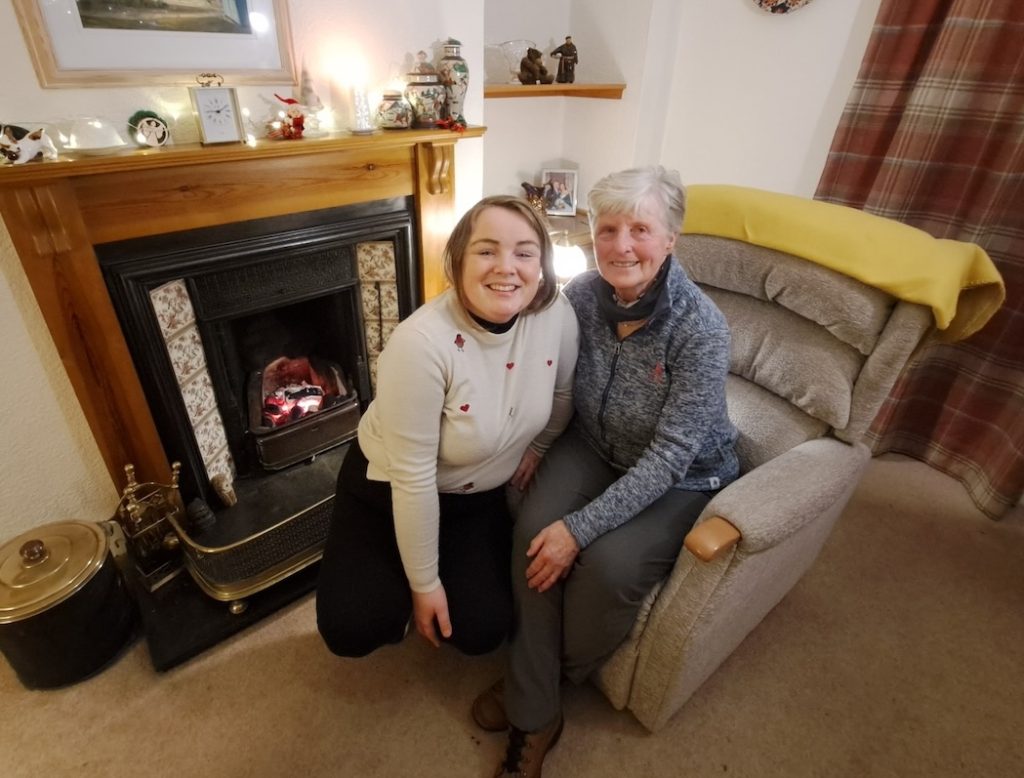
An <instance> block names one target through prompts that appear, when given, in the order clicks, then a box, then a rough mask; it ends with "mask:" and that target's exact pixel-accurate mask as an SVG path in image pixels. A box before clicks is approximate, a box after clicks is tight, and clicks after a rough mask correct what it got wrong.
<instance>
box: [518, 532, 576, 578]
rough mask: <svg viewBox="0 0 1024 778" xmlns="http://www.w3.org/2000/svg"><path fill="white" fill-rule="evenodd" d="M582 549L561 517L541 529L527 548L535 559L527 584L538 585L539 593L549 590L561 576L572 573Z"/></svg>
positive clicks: (528, 552)
mask: <svg viewBox="0 0 1024 778" xmlns="http://www.w3.org/2000/svg"><path fill="white" fill-rule="evenodd" d="M579 553H580V544H579V543H577V542H576V538H574V537H573V536H572V533H571V532H569V528H568V527H566V526H565V522H564V521H562V520H561V519H559V520H558V521H555V522H552V523H551V524H548V526H546V527H545V528H544V529H542V530H541V531H540V532H538V533H537V535H536V537H534V539H533V540H532V541H530V547H529V548H528V549H526V556H528V557H531V558H532V559H533V561H532V562H531V563H530V566H529V567H527V568H526V584H527V586H529V587H530V588H531V589H536V590H537V592H538V593H540V592H546V591H547V590H548V589H550V588H551V587H552V586H554V585H555V584H556V583H557V582H558V580H559V579H560V578H565V577H566V576H567V575H569V572H570V571H571V570H572V564H573V562H575V561H576V557H577V556H578V555H579Z"/></svg>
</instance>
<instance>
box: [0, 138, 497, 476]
mask: <svg viewBox="0 0 1024 778" xmlns="http://www.w3.org/2000/svg"><path fill="white" fill-rule="evenodd" d="M483 133H484V128H482V127H470V128H468V129H467V130H466V131H465V132H464V133H462V134H456V133H452V132H449V131H447V130H399V131H393V132H381V133H377V134H374V135H370V136H353V135H348V134H340V135H337V136H331V137H326V138H317V139H304V140H301V141H257V143H256V144H255V145H254V146H247V145H222V146H210V147H204V146H200V145H198V144H190V145H182V146H173V147H169V148H164V149H149V150H134V151H128V152H122V153H120V154H117V155H114V156H106V157H81V158H77V159H75V158H71V157H61V158H59V159H57V160H53V161H46V162H31V163H28V164H24V165H17V166H13V165H8V166H4V167H0V213H2V214H3V219H4V222H5V223H6V225H7V229H8V231H9V232H10V235H11V239H12V241H13V243H14V247H15V250H16V251H17V252H18V256H19V257H20V259H21V264H22V266H23V267H24V269H25V274H26V276H27V277H28V280H29V284H30V285H31V287H32V291H33V293H34V295H35V297H36V300H37V301H38V303H39V307H40V309H41V311H42V313H43V318H44V319H45V321H46V324H47V326H48V327H49V330H50V334H51V336H52V338H53V340H54V343H55V344H56V346H57V352H58V353H59V355H60V358H61V361H62V362H63V364H64V367H65V369H66V370H67V373H68V376H69V378H70V379H71V384H72V387H73V388H74V391H75V394H76V396H77V398H78V401H79V403H80V404H81V406H82V409H83V411H84V412H85V417H86V420H87V421H88V423H89V426H90V428H91V430H92V433H93V435H94V437H95V438H96V442H97V443H98V445H99V449H100V453H101V454H102V456H103V460H104V462H105V464H106V466H107V470H108V472H109V473H110V476H111V479H112V480H113V482H114V484H115V485H116V486H118V487H120V486H121V485H122V482H123V480H124V466H125V464H127V463H129V462H131V463H134V465H135V467H136V471H137V473H138V474H139V477H140V480H141V479H145V480H157V481H163V482H166V481H167V480H168V479H169V478H170V466H169V463H168V461H167V456H166V455H165V453H164V450H163V447H162V445H161V443H160V439H159V436H158V435H157V431H156V425H155V424H154V421H153V417H152V414H151V413H150V410H149V406H148V404H147V402H146V397H145V395H144V393H143V390H142V386H141V384H140V383H139V379H138V376H137V374H136V372H135V368H134V366H133V364H132V359H131V356H130V354H129V350H128V345H127V344H126V342H125V339H124V336H123V335H122V333H121V327H120V323H119V322H118V319H117V315H116V313H115V312H114V308H113V306H112V304H111V301H110V297H109V296H108V294H107V289H106V285H105V283H104V280H103V276H102V273H101V271H100V267H99V263H98V262H97V259H96V253H95V251H94V249H93V247H94V246H95V245H96V244H100V243H106V242H110V241H116V240H125V239H128V238H138V237H146V236H152V235H161V234H165V233H169V232H177V231H180V230H189V229H195V228H199V227H212V226H217V225H222V224H230V223H232V222H238V221H246V220H249V219H260V218H266V217H271V216H281V215H285V214H291V213H302V212H305V211H313V210H319V209H323V208H332V207H336V206H342V205H351V204H354V203H360V202H367V201H370V200H378V199H385V198H391V197H406V196H412V197H413V198H414V200H415V208H416V221H417V230H418V239H419V246H418V249H419V256H420V262H421V264H422V279H423V289H422V292H423V296H424V299H428V298H430V297H432V296H434V295H436V294H437V293H438V292H440V291H441V290H442V289H443V287H444V279H443V274H442V270H441V253H442V250H443V248H444V243H445V240H446V239H447V236H448V234H449V232H450V231H451V228H452V227H453V226H454V223H455V191H454V172H455V171H454V157H455V143H456V142H457V141H458V139H459V138H460V137H479V136H481V135H483Z"/></svg>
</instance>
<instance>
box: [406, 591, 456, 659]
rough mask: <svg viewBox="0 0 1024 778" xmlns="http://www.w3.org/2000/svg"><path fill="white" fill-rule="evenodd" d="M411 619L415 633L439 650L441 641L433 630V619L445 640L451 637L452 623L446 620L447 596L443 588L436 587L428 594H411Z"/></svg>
mask: <svg viewBox="0 0 1024 778" xmlns="http://www.w3.org/2000/svg"><path fill="white" fill-rule="evenodd" d="M412 618H413V621H415V622H416V631H417V632H419V633H420V634H421V635H423V637H425V638H426V639H427V640H429V641H430V642H431V643H433V644H434V647H435V648H440V647H441V641H440V640H439V639H438V637H437V631H436V630H435V629H434V621H435V619H436V620H437V625H438V626H439V627H440V628H441V634H442V635H443V636H444V637H446V638H450V637H451V636H452V622H451V620H450V619H449V618H448V596H447V595H446V594H445V593H444V586H438V587H437V588H436V589H434V590H433V591H430V592H413V593H412Z"/></svg>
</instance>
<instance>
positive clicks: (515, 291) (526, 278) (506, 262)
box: [461, 207, 541, 324]
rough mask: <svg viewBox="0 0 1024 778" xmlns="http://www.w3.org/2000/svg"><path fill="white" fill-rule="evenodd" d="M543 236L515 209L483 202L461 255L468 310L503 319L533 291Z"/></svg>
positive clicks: (489, 318)
mask: <svg viewBox="0 0 1024 778" xmlns="http://www.w3.org/2000/svg"><path fill="white" fill-rule="evenodd" d="M540 259H541V242H540V240H539V239H538V237H537V234H536V233H535V232H534V230H533V227H532V226H531V225H530V223H529V222H528V221H527V220H526V219H525V218H523V217H522V216H520V215H519V214H518V213H515V212H514V211H511V210H508V209H506V208H500V207H490V208H485V209H484V210H482V211H480V213H479V214H477V217H476V220H475V222H474V224H473V230H472V232H471V233H470V236H469V242H468V245H467V247H466V252H465V254H464V256H463V260H462V279H461V280H462V283H461V286H462V299H463V303H464V304H465V306H466V308H467V309H469V311H470V313H472V314H474V315H476V316H478V317H480V318H481V319H484V320H486V321H489V322H493V323H495V324H503V323H505V322H507V321H508V320H509V319H511V318H512V317H513V316H515V315H516V314H517V313H519V312H520V311H522V310H523V309H525V308H526V306H528V305H529V304H530V303H531V302H532V301H533V298H534V296H535V295H536V294H537V289H538V288H539V286H540V276H541V262H540Z"/></svg>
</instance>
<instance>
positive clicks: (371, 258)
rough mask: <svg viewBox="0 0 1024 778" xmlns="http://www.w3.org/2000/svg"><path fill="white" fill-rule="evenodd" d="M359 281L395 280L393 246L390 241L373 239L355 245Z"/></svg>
mask: <svg viewBox="0 0 1024 778" xmlns="http://www.w3.org/2000/svg"><path fill="white" fill-rule="evenodd" d="M356 260H357V261H358V263H359V280H360V281H364V282H365V281H394V280H395V277H396V276H395V246H394V244H393V243H391V241H386V240H382V241H373V242H368V243H360V244H358V245H357V246H356Z"/></svg>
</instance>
